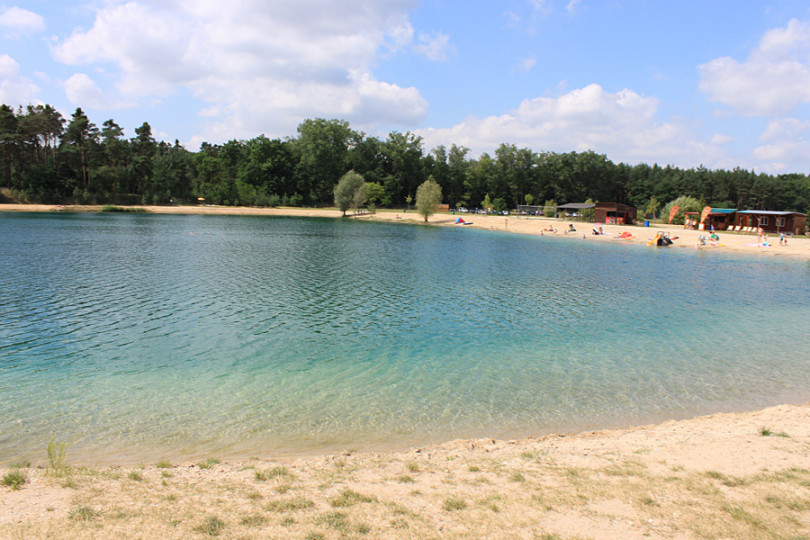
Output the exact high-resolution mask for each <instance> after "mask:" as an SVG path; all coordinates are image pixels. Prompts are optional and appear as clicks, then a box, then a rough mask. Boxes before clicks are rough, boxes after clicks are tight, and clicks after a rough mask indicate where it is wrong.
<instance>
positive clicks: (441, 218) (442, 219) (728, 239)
mask: <svg viewBox="0 0 810 540" xmlns="http://www.w3.org/2000/svg"><path fill="white" fill-rule="evenodd" d="M101 208H102V205H67V206H63V205H48V204H0V212H100V211H101ZM131 208H143V209H144V210H145V212H144V213H145V214H175V215H214V216H217V215H219V216H287V217H321V218H333V219H338V218H340V217H341V212H340V211H339V210H336V209H334V208H323V209H321V208H293V207H280V208H254V207H244V206H149V205H145V206H135V207H131ZM459 217H461V218H463V219H464V220H465V221H467V222H471V223H469V224H468V225H456V224H455V221H456V219H458V218H459ZM347 219H354V220H363V221H380V222H396V223H407V224H413V225H423V224H424V221H423V219H422V218H421V216H419V215H418V214H417V213H416V211H411V212H399V211H396V210H378V211H377V212H376V213H375V214H358V215H351V214H349V215H348V216H347ZM427 225H433V226H443V227H455V228H462V229H465V228H472V229H480V230H490V231H498V232H508V233H517V234H526V235H542V236H546V237H551V238H565V239H567V240H581V241H597V242H613V243H621V244H628V245H645V246H646V244H647V242H648V241H649V240H651V239H652V238H653V237H654V236H655V235H656V233H658V232H663V233H667V234H669V236H670V237H671V238H673V240H674V245H672V246H670V248H675V249H676V251H677V250H678V249H683V248H687V249H692V250H699V251H701V252H703V253H714V252H718V253H741V254H747V255H755V256H765V257H773V256H777V257H786V258H791V259H796V258H798V259H802V260H808V261H810V237H807V236H793V237H790V238H789V240H788V245H787V246H780V245H779V237H778V235H776V234H774V233H770V234H769V235H768V240H769V242H770V243H771V246H770V247H763V246H758V245H757V235H756V234H749V233H734V232H726V231H718V235H719V236H720V242H719V245H717V246H710V245H707V246H706V247H702V248H697V245H698V242H699V239H698V237H699V236H700V235H703V236H708V232H706V231H695V230H686V229H683V228H682V227H681V226H676V225H664V224H651V226H650V227H641V226H638V225H605V224H594V223H588V222H582V221H571V220H558V219H555V218H542V217H528V216H508V217H507V216H485V215H482V214H448V213H440V214H434V215H433V216H431V217H430V219H429V221H428V223H427ZM569 225H573V226H574V228H575V229H576V233H571V234H565V233H564V232H563V231H565V230H566V229H568V227H569ZM550 226H551V227H553V228H555V229H557V231H558V232H557V233H550V232H547V231H544V229H546V228H548V227H550ZM599 226H601V227H602V229H603V231H604V233H605V234H604V235H601V236H596V235H593V234H592V229H593V228H594V227H599ZM623 232H629V233H630V234H631V235H632V236H631V237H630V238H619V236H620V235H621V234H622V233H623ZM583 235H584V238H583ZM651 249H652V248H651Z"/></svg>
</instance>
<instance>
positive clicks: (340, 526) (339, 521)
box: [318, 512, 349, 531]
mask: <svg viewBox="0 0 810 540" xmlns="http://www.w3.org/2000/svg"><path fill="white" fill-rule="evenodd" d="M318 523H321V524H323V525H326V526H327V527H329V528H331V529H336V530H338V531H346V530H347V529H348V528H349V516H347V515H346V514H344V513H343V512H326V513H325V514H321V515H320V516H318Z"/></svg>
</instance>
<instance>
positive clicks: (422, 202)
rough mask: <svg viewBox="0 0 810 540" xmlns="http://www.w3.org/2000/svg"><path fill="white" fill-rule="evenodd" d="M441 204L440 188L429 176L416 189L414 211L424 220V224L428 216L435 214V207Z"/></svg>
mask: <svg viewBox="0 0 810 540" xmlns="http://www.w3.org/2000/svg"><path fill="white" fill-rule="evenodd" d="M441 202H442V188H441V186H439V184H437V183H436V181H435V180H434V179H433V177H432V176H429V177H428V179H427V180H425V181H424V182H423V183H422V184H421V185H420V186H419V187H418V188H416V211H417V212H419V213H420V214H421V215H422V217H424V218H425V223H427V220H428V218H429V217H430V216H432V215H433V214H434V213H436V207H437V206H439V204H440V203H441Z"/></svg>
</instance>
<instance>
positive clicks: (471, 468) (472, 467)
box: [467, 465, 481, 472]
mask: <svg viewBox="0 0 810 540" xmlns="http://www.w3.org/2000/svg"><path fill="white" fill-rule="evenodd" d="M467 470H468V471H470V472H481V467H479V466H478V465H470V466H469V467H467Z"/></svg>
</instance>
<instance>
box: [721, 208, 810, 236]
mask: <svg viewBox="0 0 810 540" xmlns="http://www.w3.org/2000/svg"><path fill="white" fill-rule="evenodd" d="M806 224H807V214H802V213H801V212H776V211H772V210H737V212H736V213H735V214H734V225H736V226H737V228H740V227H754V228H757V227H761V228H762V230H763V231H765V232H770V233H783V232H784V233H790V234H804V229H805V225H806Z"/></svg>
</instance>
